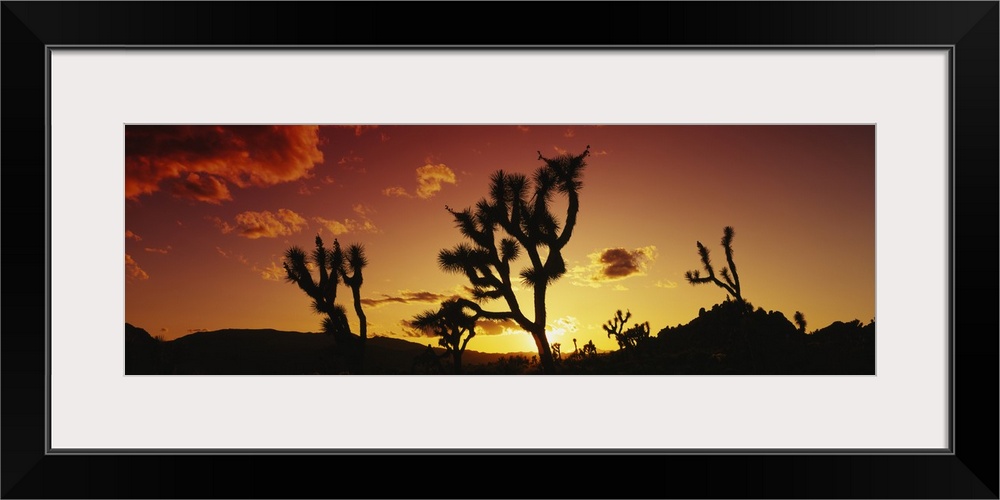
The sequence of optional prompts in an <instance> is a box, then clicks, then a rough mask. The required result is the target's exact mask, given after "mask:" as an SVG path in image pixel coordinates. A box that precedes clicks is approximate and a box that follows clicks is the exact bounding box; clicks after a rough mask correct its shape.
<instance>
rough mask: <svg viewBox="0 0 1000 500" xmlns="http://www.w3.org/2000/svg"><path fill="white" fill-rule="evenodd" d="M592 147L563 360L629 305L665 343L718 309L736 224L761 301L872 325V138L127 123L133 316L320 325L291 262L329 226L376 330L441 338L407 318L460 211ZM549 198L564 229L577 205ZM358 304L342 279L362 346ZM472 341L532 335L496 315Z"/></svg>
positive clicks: (426, 294) (598, 338) (562, 296)
mask: <svg viewBox="0 0 1000 500" xmlns="http://www.w3.org/2000/svg"><path fill="white" fill-rule="evenodd" d="M587 145H590V147H591V153H592V154H591V156H590V157H588V160H587V163H588V166H587V168H586V170H585V171H584V175H583V188H582V190H581V191H580V213H579V219H578V224H577V226H576V230H575V232H574V234H573V237H572V239H571V240H570V242H569V244H568V245H567V246H566V249H565V250H564V258H565V259H566V262H567V267H568V268H569V272H568V273H567V274H566V275H565V276H564V277H562V278H561V279H560V280H559V281H558V282H556V284H555V285H553V286H551V287H550V289H549V294H548V301H547V303H548V316H549V331H550V333H549V340H550V342H560V343H562V345H563V351H564V352H568V351H569V350H571V349H572V344H573V341H572V339H573V338H576V339H577V341H578V343H579V344H580V345H581V346H582V345H583V344H585V343H586V342H587V341H588V340H593V341H594V344H595V345H597V347H598V349H599V350H613V349H616V348H617V344H616V343H615V341H614V340H613V339H609V338H607V335H606V333H604V332H603V331H602V330H601V325H602V324H604V323H605V322H606V321H607V320H608V319H610V318H611V317H612V315H613V314H614V312H615V310H617V309H630V310H631V312H632V314H633V317H632V320H631V322H643V321H649V322H650V324H651V328H652V332H653V333H654V334H655V332H657V331H659V330H660V329H661V328H663V327H664V326H667V325H671V326H673V325H677V324H679V323H687V322H688V321H689V320H690V319H691V318H693V317H695V316H697V313H698V309H699V308H701V307H706V308H710V307H711V306H712V304H715V303H717V302H720V301H722V300H724V299H725V296H726V294H725V292H724V291H723V290H722V289H720V288H717V287H715V286H714V285H699V286H692V285H690V284H688V283H686V282H685V280H684V272H685V271H688V270H694V269H701V264H700V261H699V258H698V255H697V250H696V246H695V242H696V241H701V242H702V243H704V244H705V245H706V246H707V247H708V248H709V250H710V251H711V252H712V256H713V263H714V264H715V266H716V268H721V267H722V266H723V265H724V264H725V258H724V254H723V252H722V248H721V246H720V245H719V240H720V238H721V237H722V229H723V227H725V226H727V225H730V226H733V227H734V229H735V231H736V236H735V238H734V244H733V247H734V250H735V261H736V265H737V268H738V270H739V273H740V281H741V284H742V286H743V294H744V297H745V298H746V299H747V300H748V301H750V302H751V303H753V304H754V306H760V307H763V308H764V309H767V310H779V311H782V312H784V313H785V315H786V316H788V317H789V318H791V316H792V314H793V313H794V312H795V311H797V310H798V311H802V312H803V313H804V314H805V317H806V320H807V321H808V329H810V330H811V329H814V328H820V327H823V326H826V325H828V324H829V323H831V322H833V321H835V320H842V321H849V320H852V319H860V320H862V321H864V322H867V321H868V320H870V319H872V318H873V317H874V316H875V127H874V126H846V125H837V126H774V125H763V126H704V125H695V126H674V125H664V126H658V125H642V126H631V125H607V126H587V125H527V126H483V125H462V126H438V125H433V126H430V125H402V126H369V125H363V126H353V125H351V126H318V127H317V126H301V127H298V126H189V127H178V126H127V127H126V131H125V228H126V233H125V235H124V236H125V239H124V247H125V271H126V273H125V274H126V279H125V321H126V322H129V323H132V324H133V325H136V326H138V327H141V328H144V329H146V330H147V331H149V332H150V333H151V334H153V335H162V336H163V337H165V338H167V339H172V338H176V337H179V336H183V335H186V334H188V333H190V332H193V331H198V330H217V329H222V328H274V329H278V330H294V331H318V330H319V328H320V327H319V324H320V321H321V319H322V318H321V317H320V316H319V315H317V314H314V313H313V312H312V311H311V308H310V300H309V299H308V298H307V297H306V295H305V294H304V293H303V292H302V291H300V290H299V289H298V288H297V287H296V286H295V285H292V284H289V283H286V282H284V281H283V277H284V271H283V270H282V268H281V262H282V255H283V253H284V251H285V250H286V249H287V248H288V247H290V246H292V245H297V246H300V247H303V248H305V249H306V250H311V248H312V247H313V240H314V237H315V236H316V235H317V234H319V235H321V236H322V237H323V239H324V240H325V241H328V242H332V239H333V238H335V237H336V238H338V239H339V240H340V242H341V244H342V245H343V246H345V247H346V246H347V245H348V244H351V243H363V244H364V245H365V248H366V251H367V255H368V260H369V266H368V267H367V268H366V269H365V283H364V286H363V287H362V289H361V294H362V298H363V299H365V303H366V306H365V311H366V313H367V316H368V321H369V323H370V325H369V329H368V331H369V335H382V336H392V337H400V338H406V339H408V340H415V341H417V342H422V343H434V344H436V340H434V339H430V338H422V339H421V338H414V337H413V336H412V335H413V334H412V333H411V332H408V330H407V329H406V328H405V327H404V326H403V325H402V324H401V323H402V322H403V321H405V320H409V319H410V318H412V317H413V316H414V315H416V314H418V313H420V312H421V311H424V310H427V309H434V308H436V307H437V304H438V303H439V302H440V301H441V300H444V299H446V298H448V297H451V296H453V295H455V294H462V293H464V291H463V287H464V286H466V285H468V283H467V282H466V281H465V280H464V278H463V277H462V276H460V275H455V274H448V273H445V272H444V271H441V270H440V269H439V268H438V266H437V254H438V252H439V251H440V250H441V249H444V248H451V247H453V246H454V245H455V244H457V243H460V242H461V241H462V236H461V234H460V233H459V232H458V230H457V229H455V228H454V224H453V220H452V217H451V215H450V214H449V213H448V212H447V211H445V208H444V207H445V205H448V206H450V207H452V208H455V209H462V208H465V207H468V206H471V205H473V204H474V203H475V202H476V201H478V200H479V199H480V198H482V197H484V196H485V195H486V194H487V187H488V183H489V175H490V174H491V173H492V172H493V171H495V170H497V169H504V170H506V171H514V172H523V173H526V174H530V173H531V172H533V171H534V170H535V168H537V167H538V166H539V165H540V164H541V161H539V160H538V152H539V151H540V152H541V153H542V154H543V155H545V156H546V157H554V156H557V155H559V154H561V153H562V152H564V151H565V152H569V153H573V154H579V153H580V152H582V151H583V150H584V148H586V146H587ZM555 206H556V210H555V212H556V213H557V214H559V213H560V212H561V213H562V215H563V218H564V217H565V208H564V207H565V203H564V200H563V199H560V198H557V199H556V203H555ZM524 293H527V292H524ZM526 297H527V295H526ZM348 300H350V291H349V290H348V289H346V288H343V287H342V288H341V290H340V292H339V294H338V301H339V302H341V303H343V304H344V305H345V306H346V307H347V310H348V311H349V316H348V317H349V320H350V321H351V325H352V329H353V330H354V331H355V332H356V331H357V329H358V328H357V317H356V316H354V314H353V308H352V307H351V304H350V303H348V302H347V301H348ZM522 303H530V300H522ZM486 306H487V307H486V308H487V309H494V310H497V309H502V308H503V307H505V304H503V303H501V302H498V303H493V304H486ZM525 312H526V314H527V315H528V316H529V318H530V317H531V312H530V311H525ZM468 348H469V349H472V350H479V351H493V352H508V351H534V343H533V341H532V340H531V338H530V336H529V335H527V334H526V333H523V332H519V331H515V330H511V329H509V328H503V327H501V326H499V325H493V324H482V323H481V327H480V330H479V335H477V336H476V338H474V339H473V340H472V341H471V342H470V343H469V346H468Z"/></svg>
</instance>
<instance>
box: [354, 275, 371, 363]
mask: <svg viewBox="0 0 1000 500" xmlns="http://www.w3.org/2000/svg"><path fill="white" fill-rule="evenodd" d="M351 290H352V291H353V292H354V312H355V313H357V314H358V321H359V322H360V323H359V325H358V333H359V334H360V335H361V348H362V350H363V349H364V347H365V341H366V340H368V318H367V317H366V316H365V311H364V310H362V309H361V287H357V288H354V287H351Z"/></svg>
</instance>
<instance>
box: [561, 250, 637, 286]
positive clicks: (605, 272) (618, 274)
mask: <svg viewBox="0 0 1000 500" xmlns="http://www.w3.org/2000/svg"><path fill="white" fill-rule="evenodd" d="M588 257H589V258H590V264H589V265H587V266H576V267H574V268H573V269H571V270H570V272H569V274H570V275H571V276H572V277H573V281H574V283H575V284H577V285H585V286H594V287H596V286H600V284H601V283H602V282H605V281H617V280H621V279H625V278H628V277H630V276H642V275H644V274H646V270H647V269H648V268H649V266H650V264H652V262H653V260H655V259H656V247H655V246H652V245H650V246H645V247H640V248H636V249H634V250H629V249H626V248H621V247H617V248H605V249H604V250H601V251H599V252H595V253H592V254H590V255H588Z"/></svg>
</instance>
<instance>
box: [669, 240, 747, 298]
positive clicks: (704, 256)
mask: <svg viewBox="0 0 1000 500" xmlns="http://www.w3.org/2000/svg"><path fill="white" fill-rule="evenodd" d="M733 234H734V232H733V228H732V226H726V228H725V229H723V231H722V248H723V249H724V250H725V252H726V262H727V263H729V267H725V266H723V268H722V269H721V270H720V271H719V275H720V276H722V279H723V280H724V281H720V280H719V278H718V277H716V275H715V269H713V268H712V261H711V259H709V257H708V248H705V245H702V244H701V242H700V241H699V242H697V244H698V255H700V256H701V263H702V265H703V266H705V272H706V273H708V276H704V277H702V276H701V271H699V270H697V269H696V270H694V271H688V272H686V273H684V277H685V278H687V281H688V283H691V284H692V285H699V284H702V283H715V284H716V286H718V287H719V288H722V289H724V290H726V291H727V292H729V294H730V295H732V296H733V297H734V298H735V299H736V302H737V303H739V304H743V302H744V301H743V294H742V292H741V290H740V275H739V274H738V273H737V272H736V262H734V261H733Z"/></svg>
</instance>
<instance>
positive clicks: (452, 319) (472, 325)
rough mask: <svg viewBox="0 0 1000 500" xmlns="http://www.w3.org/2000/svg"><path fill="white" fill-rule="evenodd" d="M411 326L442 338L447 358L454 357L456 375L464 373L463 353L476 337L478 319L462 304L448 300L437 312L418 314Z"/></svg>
mask: <svg viewBox="0 0 1000 500" xmlns="http://www.w3.org/2000/svg"><path fill="white" fill-rule="evenodd" d="M410 326H412V327H413V328H416V329H418V330H423V331H425V332H431V333H433V334H435V335H437V336H439V337H441V338H440V339H438V344H439V345H441V347H444V348H445V351H446V353H445V355H446V356H447V355H450V356H451V357H452V363H453V367H454V370H455V373H456V374H459V373H462V353H463V352H465V347H466V346H467V345H468V344H469V340H471V339H472V337H475V336H476V317H475V316H474V315H472V314H468V313H467V312H466V307H465V306H464V305H462V303H461V302H459V301H458V300H456V299H451V300H446V301H444V302H442V303H441V307H440V308H438V310H437V311H424V312H422V313H420V314H418V315H417V316H416V317H414V318H413V320H412V321H410Z"/></svg>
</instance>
